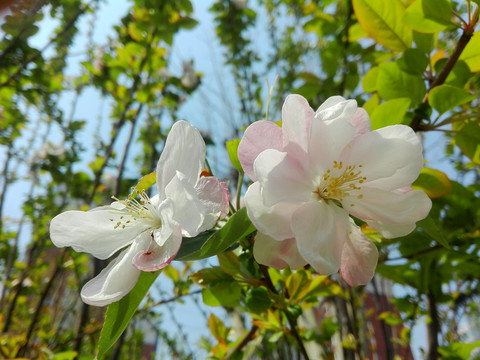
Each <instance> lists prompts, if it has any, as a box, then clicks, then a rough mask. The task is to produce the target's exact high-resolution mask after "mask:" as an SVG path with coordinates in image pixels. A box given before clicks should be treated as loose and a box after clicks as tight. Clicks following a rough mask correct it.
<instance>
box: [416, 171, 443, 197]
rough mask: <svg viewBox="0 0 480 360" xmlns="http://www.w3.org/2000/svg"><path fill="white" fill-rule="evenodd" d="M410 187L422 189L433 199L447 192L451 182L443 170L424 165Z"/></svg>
mask: <svg viewBox="0 0 480 360" xmlns="http://www.w3.org/2000/svg"><path fill="white" fill-rule="evenodd" d="M412 189H417V190H423V191H425V192H426V193H427V195H428V196H429V197H430V198H432V199H435V198H439V197H441V196H445V195H447V194H449V193H450V191H452V184H451V182H450V179H449V178H448V176H447V174H445V173H444V172H442V171H440V170H436V169H431V168H427V167H424V168H423V169H422V171H421V172H420V175H419V176H418V178H417V180H415V182H414V183H413V184H412Z"/></svg>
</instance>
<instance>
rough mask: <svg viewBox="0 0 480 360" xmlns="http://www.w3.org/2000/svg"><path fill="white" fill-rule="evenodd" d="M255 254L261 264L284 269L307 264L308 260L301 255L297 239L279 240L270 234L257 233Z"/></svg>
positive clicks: (296, 267) (254, 246)
mask: <svg viewBox="0 0 480 360" xmlns="http://www.w3.org/2000/svg"><path fill="white" fill-rule="evenodd" d="M253 256H254V257H255V260H256V261H257V262H258V263H259V264H263V265H267V266H271V267H274V268H276V269H283V268H284V267H286V266H287V265H288V266H290V268H292V269H298V268H299V267H302V266H305V265H306V264H307V261H306V260H305V259H304V258H303V257H302V256H301V255H300V253H299V252H298V249H297V244H296V241H295V239H287V240H283V241H277V240H274V239H272V238H271V237H270V236H268V235H265V234H262V233H257V236H255V243H254V244H253Z"/></svg>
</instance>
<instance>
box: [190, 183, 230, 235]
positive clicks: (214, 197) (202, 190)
mask: <svg viewBox="0 0 480 360" xmlns="http://www.w3.org/2000/svg"><path fill="white" fill-rule="evenodd" d="M195 191H196V192H197V195H198V199H199V200H200V201H201V202H202V203H203V205H204V211H205V213H204V216H205V218H204V220H203V224H202V226H201V227H200V229H199V232H202V231H205V230H208V229H211V228H212V227H213V226H215V224H216V223H217V221H218V220H220V219H223V218H224V217H225V216H226V215H227V214H228V200H229V196H230V192H229V191H228V187H227V184H225V183H224V182H223V181H220V180H218V179H217V178H216V177H214V176H208V177H202V178H200V179H199V180H198V182H197V185H195Z"/></svg>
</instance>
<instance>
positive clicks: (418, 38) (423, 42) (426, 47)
mask: <svg viewBox="0 0 480 360" xmlns="http://www.w3.org/2000/svg"><path fill="white" fill-rule="evenodd" d="M413 41H414V42H415V45H416V46H417V48H418V49H419V50H422V51H423V52H424V53H425V54H430V53H431V52H432V51H433V48H434V43H435V36H434V35H433V34H425V33H421V32H418V31H414V32H413Z"/></svg>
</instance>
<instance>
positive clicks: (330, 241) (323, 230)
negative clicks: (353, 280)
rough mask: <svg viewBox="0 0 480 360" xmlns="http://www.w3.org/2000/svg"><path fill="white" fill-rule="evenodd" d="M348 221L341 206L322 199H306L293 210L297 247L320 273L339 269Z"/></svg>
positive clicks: (330, 272)
mask: <svg viewBox="0 0 480 360" xmlns="http://www.w3.org/2000/svg"><path fill="white" fill-rule="evenodd" d="M348 221H349V220H348V214H347V213H346V212H345V211H344V210H343V209H340V208H338V207H337V206H336V205H332V204H327V203H326V202H325V201H312V202H308V203H306V204H304V205H302V206H300V207H299V208H298V209H297V210H296V211H295V212H294V213H293V216H292V230H293V233H294V234H295V238H296V240H297V247H298V251H299V252H300V255H301V256H302V257H303V258H304V259H305V260H306V261H307V262H308V263H309V264H310V265H311V266H312V267H313V268H314V269H315V270H316V271H317V272H318V273H319V274H320V275H330V274H333V273H336V272H337V271H338V269H339V267H340V258H341V253H342V249H343V245H344V243H345V241H346V239H347V236H348V235H347V225H348Z"/></svg>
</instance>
